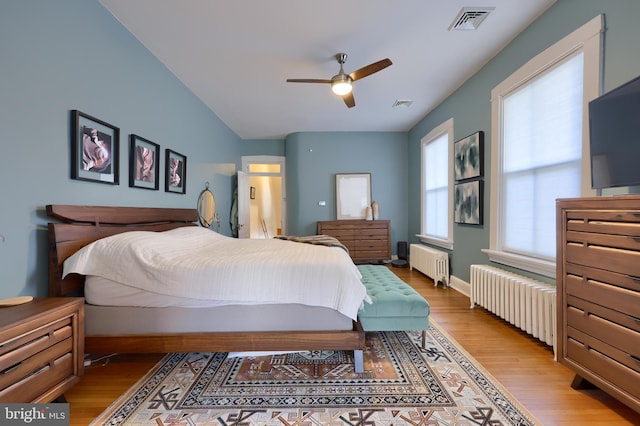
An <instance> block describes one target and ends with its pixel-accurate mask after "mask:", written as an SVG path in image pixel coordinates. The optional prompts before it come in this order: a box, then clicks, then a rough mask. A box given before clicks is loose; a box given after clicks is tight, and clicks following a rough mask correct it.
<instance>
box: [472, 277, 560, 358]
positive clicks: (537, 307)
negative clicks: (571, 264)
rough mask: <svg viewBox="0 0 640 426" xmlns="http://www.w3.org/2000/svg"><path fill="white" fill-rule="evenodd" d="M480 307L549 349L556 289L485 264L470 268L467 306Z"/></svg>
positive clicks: (553, 340) (553, 341)
mask: <svg viewBox="0 0 640 426" xmlns="http://www.w3.org/2000/svg"><path fill="white" fill-rule="evenodd" d="M475 305H480V306H482V307H484V308H485V309H487V310H488V311H489V312H492V313H494V314H496V315H497V316H499V317H500V318H502V319H504V320H505V321H508V322H509V323H511V324H513V325H514V326H516V327H518V328H520V329H521V330H523V331H525V332H527V333H528V334H530V335H532V336H533V337H536V338H538V339H539V340H541V341H542V342H544V343H546V344H547V345H549V346H552V347H553V353H554V354H555V352H556V287H555V286H554V285H553V284H548V283H544V282H542V281H538V280H535V279H532V278H529V277H525V276H523V275H518V274H515V273H513V272H508V271H505V270H503V269H500V268H496V267H493V266H489V265H471V307H472V308H473V307H474V306H475Z"/></svg>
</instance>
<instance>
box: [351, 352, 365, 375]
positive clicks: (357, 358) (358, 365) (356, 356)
mask: <svg viewBox="0 0 640 426" xmlns="http://www.w3.org/2000/svg"><path fill="white" fill-rule="evenodd" d="M353 364H354V365H353V368H354V370H355V372H356V373H364V353H363V352H362V350H358V349H356V350H354V351H353Z"/></svg>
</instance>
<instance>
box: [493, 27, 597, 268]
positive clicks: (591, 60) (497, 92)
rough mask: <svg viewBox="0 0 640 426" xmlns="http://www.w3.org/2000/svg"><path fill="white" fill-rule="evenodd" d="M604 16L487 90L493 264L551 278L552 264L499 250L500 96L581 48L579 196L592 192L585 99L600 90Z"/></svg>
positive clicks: (593, 192) (553, 265) (592, 97)
mask: <svg viewBox="0 0 640 426" xmlns="http://www.w3.org/2000/svg"><path fill="white" fill-rule="evenodd" d="M603 28H604V15H598V16H596V17H595V18H593V19H591V20H590V21H589V22H587V23H586V24H584V25H582V26H581V27H580V28H578V29H577V30H575V31H573V32H572V33H571V34H569V35H567V36H566V37H564V38H563V39H562V40H560V41H558V42H557V43H555V44H554V45H552V46H550V47H549V48H547V49H546V50H544V51H543V52H541V53H540V54H538V55H537V56H535V57H533V58H532V59H531V60H529V61H528V62H527V63H526V64H524V65H523V66H522V67H520V68H519V69H518V70H517V71H515V72H514V73H513V74H511V75H510V76H509V77H507V78H506V79H505V80H504V81H503V82H502V83H500V84H498V85H497V86H496V87H495V88H494V89H493V90H492V91H491V197H490V212H491V214H490V216H491V219H490V232H489V234H490V237H489V249H484V250H482V251H483V252H484V253H487V254H488V255H489V260H491V261H492V262H496V263H501V264H504V265H508V266H512V267H515V268H519V269H523V270H527V271H530V272H534V273H537V274H540V275H543V276H547V277H552V278H555V275H556V263H555V261H548V260H545V259H539V258H535V257H531V256H523V255H516V254H513V253H509V252H505V251H502V247H500V241H501V238H500V235H499V233H500V232H501V227H500V226H499V220H500V217H499V215H500V209H499V208H498V206H499V205H501V204H502V199H501V197H502V193H501V191H499V188H501V186H502V185H501V176H502V149H501V142H502V121H501V120H502V103H503V99H504V96H506V95H508V94H510V93H511V92H513V91H514V90H517V89H518V88H520V87H521V86H522V85H524V84H526V83H528V82H529V81H531V80H533V79H534V78H537V77H538V76H539V75H540V73H542V72H545V71H546V70H548V69H549V68H551V67H553V66H555V65H556V64H558V63H559V62H562V61H563V60H565V59H566V58H568V57H570V56H571V55H573V54H575V53H576V52H577V51H579V50H582V51H583V54H584V83H583V97H582V98H583V120H582V176H581V193H582V196H592V195H595V191H593V190H592V189H591V167H590V164H589V116H588V114H589V109H588V103H589V101H591V100H593V99H595V98H596V97H598V96H599V95H600V93H601V90H602V78H601V75H602V62H603V61H602V33H603Z"/></svg>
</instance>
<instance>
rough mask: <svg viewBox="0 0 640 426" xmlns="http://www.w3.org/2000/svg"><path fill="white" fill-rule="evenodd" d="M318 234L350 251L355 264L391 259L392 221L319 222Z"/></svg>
mask: <svg viewBox="0 0 640 426" xmlns="http://www.w3.org/2000/svg"><path fill="white" fill-rule="evenodd" d="M318 234H319V235H321V234H323V235H330V236H332V237H334V238H336V239H338V241H340V242H341V243H342V244H344V245H345V247H347V248H348V249H349V255H350V256H351V259H353V261H354V262H355V263H363V262H371V261H383V260H390V259H391V221H389V220H332V221H324V222H318Z"/></svg>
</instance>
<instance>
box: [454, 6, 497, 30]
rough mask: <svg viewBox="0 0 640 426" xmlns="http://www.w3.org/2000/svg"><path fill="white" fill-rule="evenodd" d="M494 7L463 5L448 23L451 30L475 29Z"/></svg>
mask: <svg viewBox="0 0 640 426" xmlns="http://www.w3.org/2000/svg"><path fill="white" fill-rule="evenodd" d="M494 9H495V7H463V8H462V9H460V12H459V13H458V16H456V18H455V19H454V20H453V22H451V25H449V31H451V30H476V29H478V27H479V26H480V24H481V23H482V21H484V19H485V18H486V17H487V15H489V13H490V12H491V11H493V10H494Z"/></svg>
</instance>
